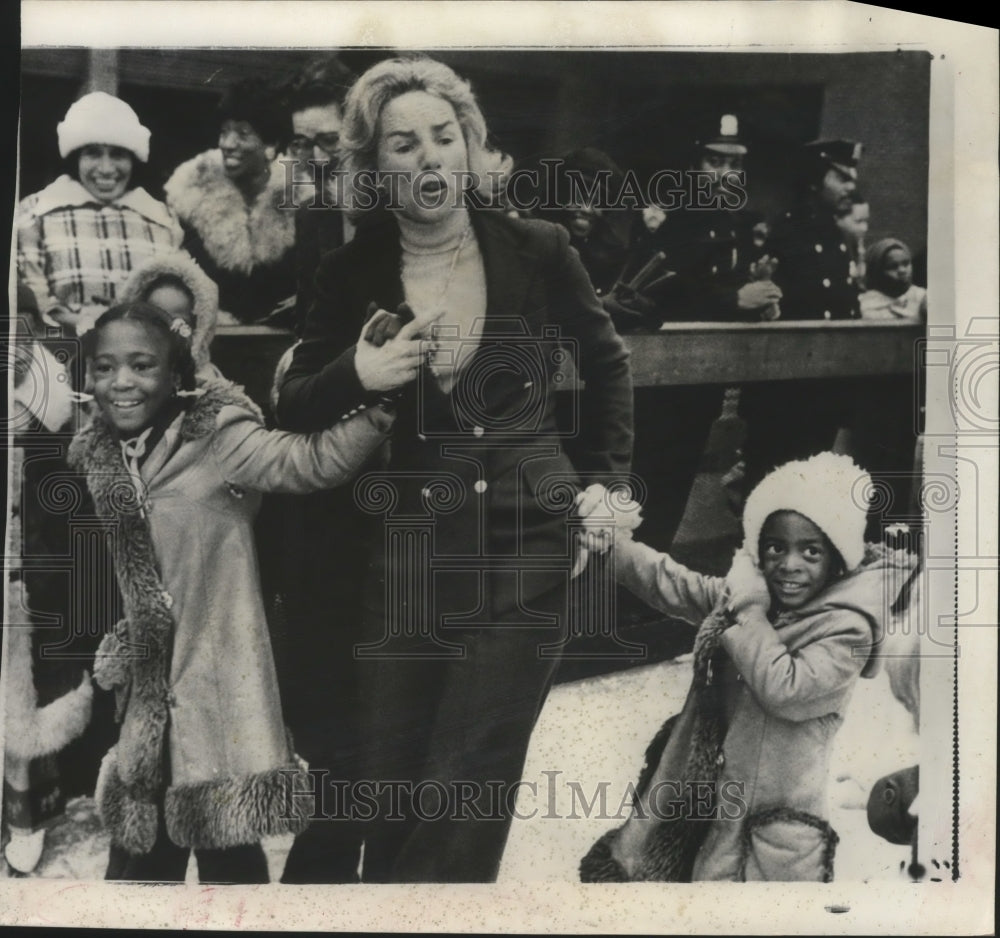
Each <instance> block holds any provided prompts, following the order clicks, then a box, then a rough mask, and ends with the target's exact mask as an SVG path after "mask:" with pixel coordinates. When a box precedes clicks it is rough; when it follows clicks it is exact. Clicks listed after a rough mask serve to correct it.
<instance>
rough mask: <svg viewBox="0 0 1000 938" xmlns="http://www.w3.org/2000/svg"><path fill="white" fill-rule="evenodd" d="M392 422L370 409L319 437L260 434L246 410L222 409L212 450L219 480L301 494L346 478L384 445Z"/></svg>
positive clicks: (272, 432) (274, 432) (380, 411)
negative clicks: (219, 475) (219, 476)
mask: <svg viewBox="0 0 1000 938" xmlns="http://www.w3.org/2000/svg"><path fill="white" fill-rule="evenodd" d="M393 420H394V417H393V416H392V415H390V414H389V413H387V412H386V411H385V410H384V409H383V408H382V407H369V408H367V409H366V410H362V411H360V412H359V413H357V414H355V415H354V416H351V417H348V418H347V419H345V420H341V421H339V422H338V423H336V424H334V425H333V426H332V427H330V428H328V429H326V430H321V431H319V432H318V433H308V434H305V433H288V432H286V431H284V430H265V429H264V427H262V426H261V425H260V423H259V422H258V421H257V420H256V419H255V417H254V416H253V415H252V414H251V413H250V412H249V411H247V410H244V409H243V408H241V407H237V406H233V405H230V406H227V407H223V408H222V409H221V410H220V411H219V415H218V417H217V419H216V429H215V433H214V434H213V438H212V449H213V452H214V454H215V459H216V464H217V466H218V468H219V472H220V473H221V474H222V477H223V478H224V479H225V480H226V481H227V482H231V483H233V484H234V485H238V486H242V487H244V488H248V489H254V490H256V491H258V492H287V493H292V494H295V493H305V492H313V491H316V490H318V489H326V488H333V487H334V486H337V485H340V484H342V483H344V482H346V481H347V480H348V479H350V478H351V476H353V475H354V474H355V473H356V472H357V471H358V470H359V469H360V468H361V467H362V466H363V465H364V464H365V462H366V460H367V459H368V457H369V456H371V454H372V453H373V452H374V451H375V450H376V449H377V448H378V446H379V445H380V444H381V443H382V442H383V441H384V440H385V439H386V436H387V435H388V433H389V430H390V429H391V428H392V424H393Z"/></svg>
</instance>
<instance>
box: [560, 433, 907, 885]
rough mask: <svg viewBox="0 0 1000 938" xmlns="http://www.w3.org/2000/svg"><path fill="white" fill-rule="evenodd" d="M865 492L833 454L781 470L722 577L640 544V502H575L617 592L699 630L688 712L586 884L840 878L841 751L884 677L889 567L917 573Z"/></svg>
mask: <svg viewBox="0 0 1000 938" xmlns="http://www.w3.org/2000/svg"><path fill="white" fill-rule="evenodd" d="M869 489H870V478H869V476H868V473H867V472H865V471H864V470H863V469H860V468H859V467H858V466H856V465H855V464H854V463H853V462H852V461H851V459H850V458H848V457H846V456H838V455H835V454H833V453H820V454H819V455H816V456H813V457H811V458H810V459H806V460H802V461H796V462H790V463H786V464H785V465H783V466H780V467H779V468H777V469H775V470H774V471H773V472H771V473H770V475H768V476H767V477H766V478H765V479H764V480H763V481H762V482H761V483H760V484H759V485H758V486H757V487H756V488H755V489H754V490H753V491H752V492H751V493H750V496H749V497H748V499H747V501H746V506H745V509H744V515H743V529H744V534H745V539H744V542H743V546H742V547H741V548H740V550H738V551H737V553H736V556H735V558H734V560H733V564H732V567H731V569H730V571H729V573H728V575H727V576H726V577H725V578H720V577H711V576H704V575H702V574H698V573H695V572H693V571H691V570H688V569H687V568H686V567H683V566H681V565H680V564H678V563H676V562H675V561H674V560H672V559H671V558H670V556H669V555H667V554H663V553H659V552H658V551H655V550H653V549H652V548H650V547H647V546H645V545H643V544H639V543H635V542H633V541H632V540H631V531H632V529H633V528H634V527H635V526H636V525H637V523H638V507H639V506H638V505H637V504H636V503H634V502H631V503H629V504H626V505H624V507H622V506H621V505H620V504H619V506H618V507H617V508H615V509H611V510H609V511H608V512H607V513H604V512H602V506H603V505H607V504H609V502H610V501H611V500H610V499H606V498H605V495H606V494H607V493H606V492H605V491H604V490H602V489H600V488H599V487H591V488H590V489H588V490H587V492H585V493H582V494H581V496H579V498H578V510H579V513H580V515H581V516H582V517H583V518H589V519H590V520H591V523H592V524H594V525H595V526H600V525H601V521H600V520H599V519H601V518H602V514H603V515H604V518H605V520H606V521H610V523H611V524H613V526H614V528H615V569H616V576H617V579H618V581H619V582H620V583H622V584H624V585H625V586H626V587H628V589H629V590H631V591H632V592H633V593H635V594H636V595H637V596H639V597H640V598H642V599H643V600H645V601H646V602H647V603H649V604H650V605H651V606H654V607H656V608H657V609H659V610H661V611H662V612H664V613H667V614H669V615H670V616H673V617H676V618H678V619H682V620H684V621H687V622H689V623H691V624H692V625H695V626H697V627H698V632H697V634H696V637H695V644H694V678H693V681H692V686H691V689H690V691H689V693H688V696H687V700H686V702H685V704H684V708H683V710H682V711H681V713H680V714H678V715H677V716H675V717H673V718H671V719H670V720H669V721H668V722H667V724H666V725H665V726H664V728H663V729H662V730H661V731H660V732H659V733H658V734H657V737H656V738H655V739H654V740H653V742H652V743H651V745H650V747H649V749H648V750H647V753H646V762H647V764H646V766H645V768H644V770H643V773H642V776H641V777H640V780H639V784H638V785H637V786H636V791H637V796H636V799H635V804H634V807H633V811H632V815H631V817H630V818H629V819H628V821H627V822H626V823H625V824H624V825H623V826H622V827H621V828H617V829H615V830H612V831H610V832H608V833H607V834H605V835H604V837H602V838H601V839H600V840H599V841H598V842H597V843H596V844H595V845H594V846H593V847H592V848H591V850H590V852H589V853H588V854H587V856H586V857H585V858H584V860H583V862H582V863H581V868H580V873H581V878H582V879H583V880H584V881H585V882H587V881H626V880H663V881H682V882H683V881H692V880H818V881H824V882H826V881H830V880H831V879H832V876H833V855H834V850H835V847H836V844H837V840H838V838H837V835H836V833H835V832H834V831H833V829H832V828H831V827H830V825H829V822H828V821H827V809H826V794H827V777H828V774H829V773H828V763H829V755H830V749H831V744H832V740H833V737H834V734H835V733H836V731H837V729H838V727H839V726H840V723H841V721H842V714H843V712H844V710H845V708H846V706H847V702H848V700H849V699H850V696H851V692H852V690H853V688H854V685H855V683H856V681H857V679H858V677H859V676H865V677H871V676H873V675H874V673H875V669H876V667H877V659H876V658H875V657H874V655H873V654H872V653H873V651H874V650H875V648H876V646H877V645H878V643H879V642H880V641H881V633H882V622H883V618H884V615H885V614H886V613H887V610H888V603H887V599H886V588H885V585H886V582H887V579H888V578H887V577H886V575H885V574H886V572H887V570H886V568H887V567H888V566H894V565H898V564H901V563H902V564H905V563H907V562H908V561H907V559H906V558H901V557H899V556H897V555H895V554H893V553H892V552H889V551H887V550H886V549H884V548H882V547H880V546H877V545H871V544H868V545H866V544H865V542H864V531H865V519H866V507H867V498H868V494H869ZM596 541H597V539H596V538H594V539H592V542H596Z"/></svg>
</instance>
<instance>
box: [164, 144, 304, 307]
mask: <svg viewBox="0 0 1000 938" xmlns="http://www.w3.org/2000/svg"><path fill="white" fill-rule="evenodd" d="M163 191H164V193H165V194H166V200H167V205H169V206H170V208H171V209H172V210H173V211H174V212H175V213H176V215H177V217H178V218H179V219H180V222H181V225H182V227H183V228H184V244H183V245H182V246H183V247H184V249H185V250H187V251H188V252H189V253H190V254H191V256H192V257H193V258H194V259H195V260H196V261H197V262H198V264H199V266H200V267H201V269H202V270H204V271H205V273H207V274H208V275H209V277H211V278H212V279H213V280H214V281H215V283H216V284H217V285H218V287H219V308H220V309H223V310H225V311H226V312H227V313H231V314H232V315H233V316H235V317H236V318H237V319H239V320H240V321H241V322H252V321H254V320H256V319H260V318H261V317H262V316H265V315H267V314H268V313H269V312H271V310H272V309H274V307H275V306H276V305H277V304H278V303H279V302H280V301H282V300H284V299H287V298H288V297H290V296H293V295H294V293H295V264H294V255H293V248H294V246H295V205H296V204H303V203H304V202H307V201H309V200H311V199H312V195H313V193H312V189H311V188H309V187H303V186H296V188H295V192H294V193H292V192H291V191H290V190H286V176H285V166H284V164H283V163H280V162H274V163H273V164H272V165H271V176H270V178H269V180H268V182H267V185H266V186H265V187H264V189H263V191H262V192H260V193H259V194H258V195H257V196H256V198H255V199H254V200H253V201H252V202H250V203H248V202H247V201H246V199H244V197H243V194H242V192H241V191H240V190H239V189H238V188H237V186H236V184H235V183H234V182H233V181H232V180H230V179H229V177H227V176H226V174H225V171H224V169H223V165H222V151H221V150H207V151H206V152H204V153H199V154H198V156H196V157H194V158H193V159H190V160H188V161H187V162H186V163H181V165H180V166H178V167H177V169H175V170H174V172H173V175H172V176H171V177H170V178H169V179H168V180H167V182H166V185H164V187H163ZM293 195H294V199H293ZM293 202H294V204H293ZM283 204H287V207H286V208H281V207H279V206H281V205H283Z"/></svg>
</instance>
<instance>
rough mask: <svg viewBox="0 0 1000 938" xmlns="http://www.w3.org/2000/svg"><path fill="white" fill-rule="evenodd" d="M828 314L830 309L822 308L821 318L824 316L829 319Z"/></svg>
mask: <svg viewBox="0 0 1000 938" xmlns="http://www.w3.org/2000/svg"><path fill="white" fill-rule="evenodd" d="M830 315H831V314H830V310H828V309H824V310H823V318H824V319H829V318H830Z"/></svg>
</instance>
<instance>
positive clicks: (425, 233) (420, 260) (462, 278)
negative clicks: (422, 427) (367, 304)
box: [396, 209, 486, 394]
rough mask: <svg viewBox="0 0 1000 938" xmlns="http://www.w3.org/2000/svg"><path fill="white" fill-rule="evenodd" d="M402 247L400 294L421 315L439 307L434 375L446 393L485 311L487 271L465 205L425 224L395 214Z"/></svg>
mask: <svg viewBox="0 0 1000 938" xmlns="http://www.w3.org/2000/svg"><path fill="white" fill-rule="evenodd" d="M396 220H397V221H398V222H399V235H400V244H401V246H402V249H403V266H402V271H401V274H402V281H403V294H404V296H405V297H406V302H407V303H409V304H410V308H411V309H412V310H413V313H414V315H415V316H416V317H417V318H418V319H424V318H426V317H428V316H431V315H433V314H434V313H435V312H437V311H438V310H440V309H443V310H444V315H443V316H442V317H441V318H440V319H439V320H438V321H437V324H436V329H435V335H436V337H437V340H438V346H439V347H438V351H437V354H436V356H435V359H434V363H433V365H432V369H433V372H434V376H435V378H436V379H437V382H438V384H439V386H440V387H441V389H442V390H443V391H444V392H445V393H446V394H447V393H450V392H451V389H452V387H454V384H455V378H456V376H457V374H458V372H459V371H460V370H461V369H462V367H463V366H464V365H465V363H466V362H467V361H468V360H469V357H470V356H471V355H472V353H473V352H475V350H476V348H477V347H478V345H479V338H480V335H481V333H482V326H483V318H484V317H485V315H486V273H485V271H484V269H483V256H482V254H481V253H480V252H479V245H478V243H477V242H476V235H475V232H474V231H473V230H472V223H471V221H470V220H469V215H468V212H466V211H465V210H464V209H463V210H459V211H455V212H451V213H449V214H448V216H447V218H446V219H445V220H444V221H442V222H441V223H440V224H434V225H427V224H420V223H419V222H414V221H412V220H410V219H408V218H405V217H404V216H403V215H401V214H400V215H397V216H396Z"/></svg>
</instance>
